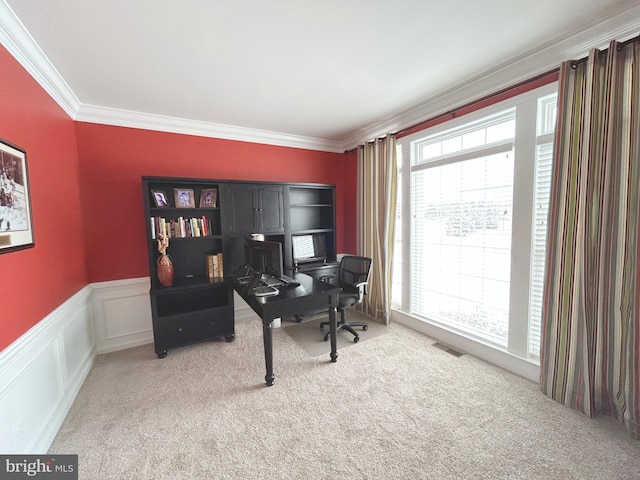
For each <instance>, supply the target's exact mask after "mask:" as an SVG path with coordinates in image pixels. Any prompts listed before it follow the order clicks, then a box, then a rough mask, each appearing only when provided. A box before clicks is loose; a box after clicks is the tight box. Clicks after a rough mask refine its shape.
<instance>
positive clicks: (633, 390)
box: [540, 39, 640, 438]
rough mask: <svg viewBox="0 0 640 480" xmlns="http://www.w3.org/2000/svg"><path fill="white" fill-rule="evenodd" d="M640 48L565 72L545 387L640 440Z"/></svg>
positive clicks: (612, 50) (629, 46)
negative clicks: (616, 422)
mask: <svg viewBox="0 0 640 480" xmlns="http://www.w3.org/2000/svg"><path fill="white" fill-rule="evenodd" d="M639 47H640V45H639V42H638V39H635V40H634V41H631V42H627V43H624V44H621V43H617V42H612V43H611V45H610V46H609V49H608V50H606V51H603V52H600V51H597V50H594V51H592V52H590V54H589V57H588V58H587V59H586V61H580V62H566V63H564V64H563V65H562V66H561V69H560V88H559V98H558V126H557V129H556V141H555V147H554V148H555V151H554V172H553V183H552V196H551V202H550V210H549V230H548V250H547V271H546V274H545V292H544V297H545V299H544V307H543V319H542V321H543V326H542V329H543V339H542V350H541V368H540V372H541V373H540V388H541V390H542V391H543V392H544V393H545V394H546V395H548V396H549V397H551V398H553V399H554V400H556V401H558V402H560V403H562V404H564V405H566V406H568V407H571V408H574V409H576V410H579V411H581V412H583V413H585V414H586V415H588V416H591V417H592V416H594V415H596V414H601V415H607V416H612V417H614V418H617V419H618V420H620V422H622V423H623V424H624V425H625V427H626V429H627V430H628V431H629V433H630V434H631V435H632V436H633V437H635V438H640V423H639V416H640V408H639V407H640V370H639V367H638V361H639V356H640V257H639V256H640V242H639V240H640V238H639V230H638V217H639V215H640V192H639V190H640V156H639V149H640V69H639V67H640V48H639Z"/></svg>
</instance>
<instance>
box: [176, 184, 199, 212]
mask: <svg viewBox="0 0 640 480" xmlns="http://www.w3.org/2000/svg"><path fill="white" fill-rule="evenodd" d="M173 195H174V198H175V200H176V208H195V207H196V201H195V198H194V195H193V190H192V189H190V188H174V189H173Z"/></svg>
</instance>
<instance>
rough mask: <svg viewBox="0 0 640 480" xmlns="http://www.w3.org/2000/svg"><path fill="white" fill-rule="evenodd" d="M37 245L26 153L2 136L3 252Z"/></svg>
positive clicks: (0, 202)
mask: <svg viewBox="0 0 640 480" xmlns="http://www.w3.org/2000/svg"><path fill="white" fill-rule="evenodd" d="M34 246H35V237H34V234H33V219H32V216H31V188H30V186H29V172H28V171H27V152H26V151H25V150H24V149H23V148H21V147H19V146H17V145H14V144H12V143H11V142H8V141H7V140H4V139H2V138H0V254H2V253H8V252H12V251H15V250H22V249H25V248H32V247H34Z"/></svg>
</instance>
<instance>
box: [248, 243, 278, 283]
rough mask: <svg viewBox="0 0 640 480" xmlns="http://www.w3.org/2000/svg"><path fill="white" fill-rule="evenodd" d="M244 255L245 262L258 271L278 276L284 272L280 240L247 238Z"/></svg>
mask: <svg viewBox="0 0 640 480" xmlns="http://www.w3.org/2000/svg"><path fill="white" fill-rule="evenodd" d="M244 257H245V263H246V264H247V265H249V266H250V267H251V268H252V269H253V270H255V271H256V272H258V273H266V274H267V275H276V276H281V275H282V274H283V273H284V268H283V261H282V244H281V243H280V242H273V241H268V240H253V239H252V238H247V239H246V240H245V245H244Z"/></svg>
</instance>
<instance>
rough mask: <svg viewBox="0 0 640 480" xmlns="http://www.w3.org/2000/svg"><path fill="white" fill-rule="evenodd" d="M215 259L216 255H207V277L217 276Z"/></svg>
mask: <svg viewBox="0 0 640 480" xmlns="http://www.w3.org/2000/svg"><path fill="white" fill-rule="evenodd" d="M214 259H216V255H205V268H206V272H207V277H209V278H215V277H216V275H215V267H216V266H215V263H217V262H214Z"/></svg>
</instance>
